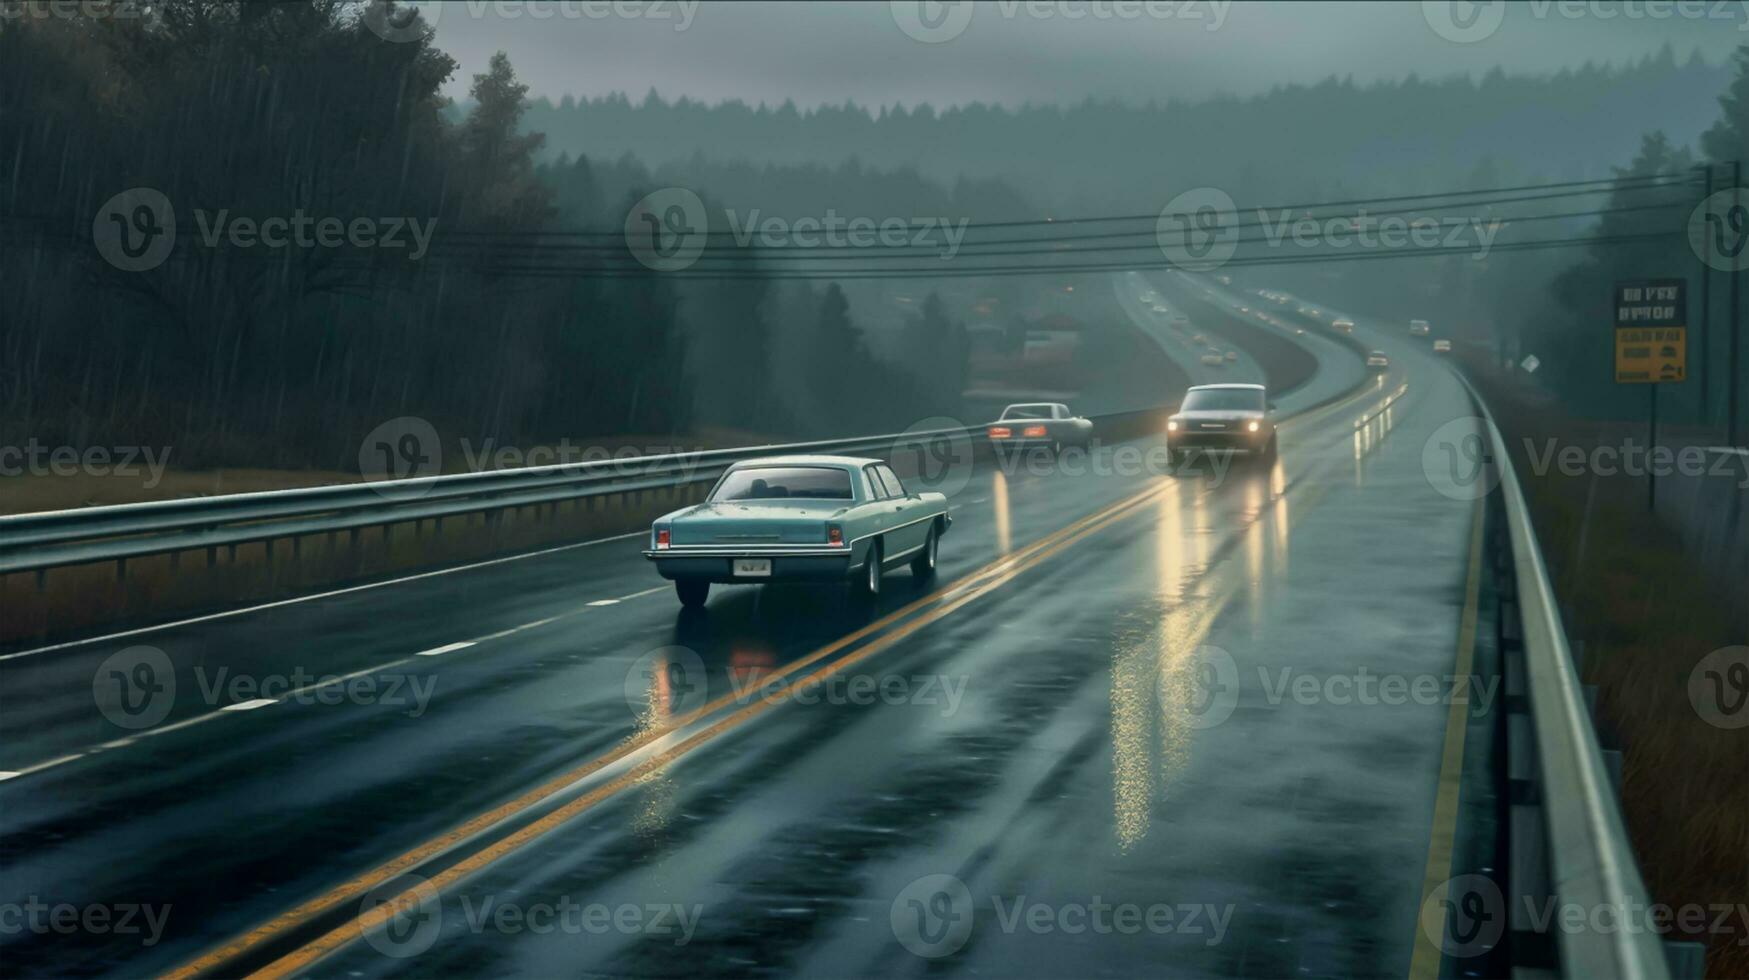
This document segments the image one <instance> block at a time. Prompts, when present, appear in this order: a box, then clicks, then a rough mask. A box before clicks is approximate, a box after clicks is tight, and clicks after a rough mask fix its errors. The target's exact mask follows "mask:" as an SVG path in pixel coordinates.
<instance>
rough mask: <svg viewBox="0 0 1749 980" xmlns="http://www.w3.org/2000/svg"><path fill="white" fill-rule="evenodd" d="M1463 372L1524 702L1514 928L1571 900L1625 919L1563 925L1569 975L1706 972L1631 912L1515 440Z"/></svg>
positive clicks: (1653, 978)
mask: <svg viewBox="0 0 1749 980" xmlns="http://www.w3.org/2000/svg"><path fill="white" fill-rule="evenodd" d="M1458 377H1459V379H1460V380H1462V381H1463V384H1464V387H1465V388H1467V389H1469V394H1470V398H1471V400H1472V401H1473V403H1474V404H1475V405H1476V407H1477V411H1478V412H1479V413H1480V415H1481V418H1482V420H1483V421H1484V423H1485V425H1486V428H1487V431H1486V432H1485V433H1484V435H1485V436H1486V438H1487V439H1488V440H1489V444H1490V446H1491V454H1490V456H1491V459H1492V465H1493V466H1494V467H1495V469H1496V472H1497V473H1498V475H1499V477H1500V480H1499V491H1500V492H1499V494H1498V500H1497V507H1498V511H1497V516H1498V518H1499V519H1498V520H1497V521H1496V522H1494V526H1495V527H1496V528H1497V529H1498V533H1499V539H1498V541H1497V546H1498V550H1496V552H1495V553H1496V555H1498V556H1500V557H1501V559H1502V560H1501V563H1500V564H1499V565H1498V566H1497V568H1498V570H1499V571H1500V572H1501V573H1502V575H1501V578H1502V585H1501V589H1500V594H1501V599H1502V607H1501V610H1500V615H1499V620H1500V623H1501V625H1502V635H1501V637H1500V639H1501V653H1502V656H1503V657H1504V658H1505V664H1504V667H1505V669H1504V673H1505V675H1506V690H1507V696H1508V705H1509V706H1511V705H1512V704H1513V702H1514V700H1517V701H1518V702H1519V708H1520V711H1519V712H1517V713H1509V715H1508V717H1507V732H1506V740H1507V754H1508V762H1507V768H1508V772H1507V774H1506V775H1507V777H1508V779H1509V794H1508V796H1509V801H1510V802H1509V804H1508V805H1509V813H1508V820H1507V824H1506V833H1507V834H1508V840H1507V850H1508V854H1509V855H1510V860H1509V866H1508V868H1507V879H1508V880H1507V884H1508V886H1509V899H1510V900H1511V904H1512V909H1513V914H1512V916H1511V917H1510V919H1509V923H1510V925H1511V926H1512V928H1513V929H1514V931H1515V932H1516V933H1525V932H1530V931H1532V930H1531V928H1530V923H1527V922H1525V921H1523V919H1522V918H1521V916H1520V915H1519V910H1520V909H1521V908H1524V907H1526V902H1524V901H1521V900H1528V901H1529V902H1548V901H1549V900H1551V899H1552V900H1554V901H1556V902H1558V903H1559V904H1560V906H1561V907H1563V908H1576V909H1585V910H1613V911H1614V912H1615V913H1616V918H1615V920H1614V921H1615V922H1616V923H1617V927H1616V928H1612V929H1608V930H1602V931H1598V930H1588V929H1577V930H1567V929H1560V930H1558V932H1559V935H1558V936H1557V937H1555V947H1556V954H1557V956H1558V967H1559V970H1560V975H1561V976H1564V977H1573V978H1587V977H1614V978H1621V980H1668V978H1670V977H1671V975H1672V973H1671V969H1670V959H1667V957H1669V958H1680V959H1683V960H1684V961H1685V963H1687V964H1688V967H1687V969H1684V970H1682V971H1681V972H1682V973H1683V974H1685V975H1687V974H1692V975H1693V976H1697V977H1698V976H1699V975H1700V974H1699V971H1698V962H1697V961H1698V956H1697V955H1696V954H1697V953H1698V947H1696V946H1694V944H1671V947H1670V949H1669V950H1668V951H1667V949H1666V945H1665V943H1664V942H1663V941H1662V940H1661V939H1660V937H1659V936H1658V935H1656V934H1655V933H1652V932H1650V931H1648V930H1644V929H1636V928H1633V927H1631V926H1630V923H1631V922H1632V915H1633V914H1634V913H1635V912H1636V911H1637V910H1644V909H1647V908H1649V907H1650V906H1651V901H1650V899H1649V898H1648V897H1647V893H1646V885H1645V882H1644V881H1643V880H1642V879H1641V877H1640V872H1639V867H1638V865H1637V864H1636V863H1635V860H1634V854H1633V848H1632V846H1631V844H1630V842H1629V840H1628V834H1627V828H1626V825H1625V824H1624V822H1623V820H1622V814H1621V807H1620V805H1619V801H1618V799H1617V794H1616V783H1615V780H1614V779H1613V778H1612V776H1611V767H1610V766H1609V764H1608V763H1607V762H1606V761H1605V754H1604V750H1603V747H1602V745H1601V744H1600V742H1599V740H1598V736H1597V731H1596V728H1595V725H1594V723H1593V721H1592V717H1591V712H1590V709H1589V707H1588V704H1587V700H1586V695H1585V691H1584V689H1583V687H1582V685H1581V683H1580V678H1579V664H1578V662H1577V661H1576V660H1575V658H1574V656H1573V653H1572V651H1571V649H1569V647H1568V644H1567V636H1566V631H1565V629H1564V628H1563V626H1562V622H1561V615H1560V607H1559V605H1558V604H1557V602H1556V599H1555V592H1554V586H1553V585H1552V584H1551V582H1550V579H1549V574H1548V569H1547V568H1546V566H1545V565H1544V562H1543V556H1542V549H1541V547H1540V546H1539V544H1538V543H1537V537H1536V529H1535V527H1534V526H1533V524H1532V522H1531V517H1530V509H1529V507H1528V505H1527V504H1526V502H1525V497H1524V491H1523V488H1522V487H1521V486H1520V484H1519V482H1518V474H1517V472H1516V471H1515V470H1514V468H1513V465H1512V458H1511V455H1510V453H1509V452H1508V449H1507V445H1506V440H1505V438H1504V437H1503V436H1502V435H1501V434H1500V429H1499V427H1498V426H1496V425H1495V423H1494V418H1493V416H1492V414H1490V413H1489V411H1488V407H1487V404H1486V403H1485V402H1484V401H1483V400H1482V397H1481V395H1480V394H1479V393H1478V392H1477V391H1476V389H1475V387H1474V386H1472V385H1471V384H1470V382H1469V379H1467V378H1463V377H1462V375H1461V374H1459V375H1458ZM1508 605H1510V607H1511V609H1510V610H1509V609H1508V608H1507V606H1508ZM1513 612H1515V613H1516V616H1515V617H1514V615H1513ZM1513 623H1516V624H1517V625H1518V627H1519V628H1518V629H1517V631H1516V633H1512V632H1509V631H1508V628H1509V627H1510V625H1511V624H1513ZM1515 695H1516V698H1515ZM1549 925H1550V924H1549V923H1547V922H1545V923H1543V924H1542V928H1543V930H1545V931H1544V932H1542V933H1541V934H1540V935H1541V938H1543V939H1547V938H1549V937H1548V936H1547V933H1546V930H1547V929H1548V928H1549ZM1684 947H1687V948H1684ZM1541 965H1542V964H1536V966H1541Z"/></svg>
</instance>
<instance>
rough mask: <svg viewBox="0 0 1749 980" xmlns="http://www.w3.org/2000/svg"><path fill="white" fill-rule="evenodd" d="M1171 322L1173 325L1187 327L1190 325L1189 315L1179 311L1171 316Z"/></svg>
mask: <svg viewBox="0 0 1749 980" xmlns="http://www.w3.org/2000/svg"><path fill="white" fill-rule="evenodd" d="M1171 323H1172V325H1173V326H1174V327H1181V328H1187V327H1189V326H1190V317H1187V316H1185V315H1184V314H1182V313H1180V314H1178V315H1177V316H1175V317H1173V318H1172V320H1171Z"/></svg>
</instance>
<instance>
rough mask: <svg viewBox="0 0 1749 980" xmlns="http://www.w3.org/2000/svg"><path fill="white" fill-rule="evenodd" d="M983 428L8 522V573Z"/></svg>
mask: <svg viewBox="0 0 1749 980" xmlns="http://www.w3.org/2000/svg"><path fill="white" fill-rule="evenodd" d="M1159 411H1160V410H1158V409H1149V410H1144V411H1139V412H1123V413H1114V414H1110V415H1103V416H1096V417H1094V423H1095V426H1096V431H1098V432H1101V433H1102V434H1107V433H1110V434H1115V433H1116V431H1117V430H1121V429H1123V428H1124V427H1125V426H1126V425H1129V424H1131V423H1133V422H1134V421H1135V420H1137V419H1139V418H1142V417H1146V416H1152V415H1156V414H1158V412H1159ZM982 432H983V426H981V425H980V426H969V427H966V428H958V429H938V430H930V431H917V432H903V433H888V434H883V435H871V436H859V437H856V438H851V439H830V440H819V441H814V442H798V443H783V444H773V445H763V446H746V447H741V448H736V449H716V450H705V451H700V452H696V453H674V454H667V455H652V456H636V457H627V458H624V459H612V460H600V461H591V462H586V463H575V464H572V463H560V464H554V465H548V466H533V467H523V468H519V469H507V470H491V471H486V472H481V473H461V474H451V475H447V476H432V477H422V478H417V479H408V480H386V481H380V482H373V483H351V484H342V485H339V486H327V487H310V488H302V489H295V490H272V491H265V492H260V493H243V494H231V495H226V496H219V497H195V498H189V499H184V500H164V501H153V502H149V503H138V504H120V505H115V506H107V507H87V508H81V509H76V510H61V511H50V512H46V513H38V514H18V515H13V516H6V517H0V575H7V574H14V573H19V572H32V571H34V572H37V573H38V581H39V586H40V584H41V581H42V576H43V575H44V574H45V573H46V572H48V571H49V570H50V569H54V568H59V567H63V566H72V565H89V564H95V563H101V562H115V563H116V570H117V575H118V576H120V575H122V574H125V569H126V563H127V561H128V560H129V559H132V558H140V557H145V556H150V555H163V554H174V553H180V552H189V551H200V550H203V549H205V550H206V551H207V554H208V563H209V564H211V563H212V562H213V560H214V559H215V557H216V551H217V549H219V548H221V547H225V548H233V549H234V548H235V547H236V546H237V545H240V544H250V543H256V542H272V541H274V540H279V539H292V540H293V541H296V539H298V538H300V537H303V536H307V535H313V534H330V533H334V532H338V531H349V532H351V533H352V534H353V535H355V536H356V535H357V533H358V532H359V531H360V530H361V529H363V528H367V527H387V526H389V525H393V524H402V523H410V522H419V521H425V520H435V521H437V522H438V526H439V527H441V526H442V521H443V519H444V518H446V517H455V516H461V515H470V514H480V513H486V514H493V513H498V512H502V511H507V510H511V509H515V508H522V507H530V506H542V505H554V504H557V503H560V502H563V501H570V500H579V499H595V498H601V497H606V496H611V495H615V494H643V493H648V492H653V491H673V490H677V489H679V488H682V487H686V486H691V485H695V484H700V483H707V482H713V481H715V480H716V478H717V477H719V476H720V475H722V473H723V471H724V470H726V469H727V468H728V467H729V466H730V465H732V464H734V463H737V462H740V461H743V460H748V459H755V458H758V457H761V456H770V455H777V454H785V455H787V454H792V453H836V454H860V455H869V456H880V457H882V458H885V457H886V456H888V455H889V454H891V453H892V452H893V451H894V450H895V449H896V448H898V447H902V446H906V445H914V444H923V443H927V442H930V441H934V440H954V439H968V440H971V441H972V445H974V446H977V445H980V444H981V443H982V439H981V436H982Z"/></svg>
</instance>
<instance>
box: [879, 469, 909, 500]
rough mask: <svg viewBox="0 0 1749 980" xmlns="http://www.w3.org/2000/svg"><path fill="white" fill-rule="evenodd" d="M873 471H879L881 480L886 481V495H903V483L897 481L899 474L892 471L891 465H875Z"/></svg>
mask: <svg viewBox="0 0 1749 980" xmlns="http://www.w3.org/2000/svg"><path fill="white" fill-rule="evenodd" d="M875 472H876V473H879V474H880V476H881V480H882V481H883V482H885V483H886V485H887V496H889V497H903V496H904V495H905V484H903V483H901V482H899V474H897V473H894V472H893V468H892V467H891V466H876V467H875Z"/></svg>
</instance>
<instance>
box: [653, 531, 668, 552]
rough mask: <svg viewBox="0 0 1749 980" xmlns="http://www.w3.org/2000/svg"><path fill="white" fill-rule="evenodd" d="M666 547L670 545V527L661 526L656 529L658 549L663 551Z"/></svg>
mask: <svg viewBox="0 0 1749 980" xmlns="http://www.w3.org/2000/svg"><path fill="white" fill-rule="evenodd" d="M666 547H668V529H667V528H665V527H664V528H659V529H657V531H656V550H657V551H661V550H662V549H663V548H666Z"/></svg>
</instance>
